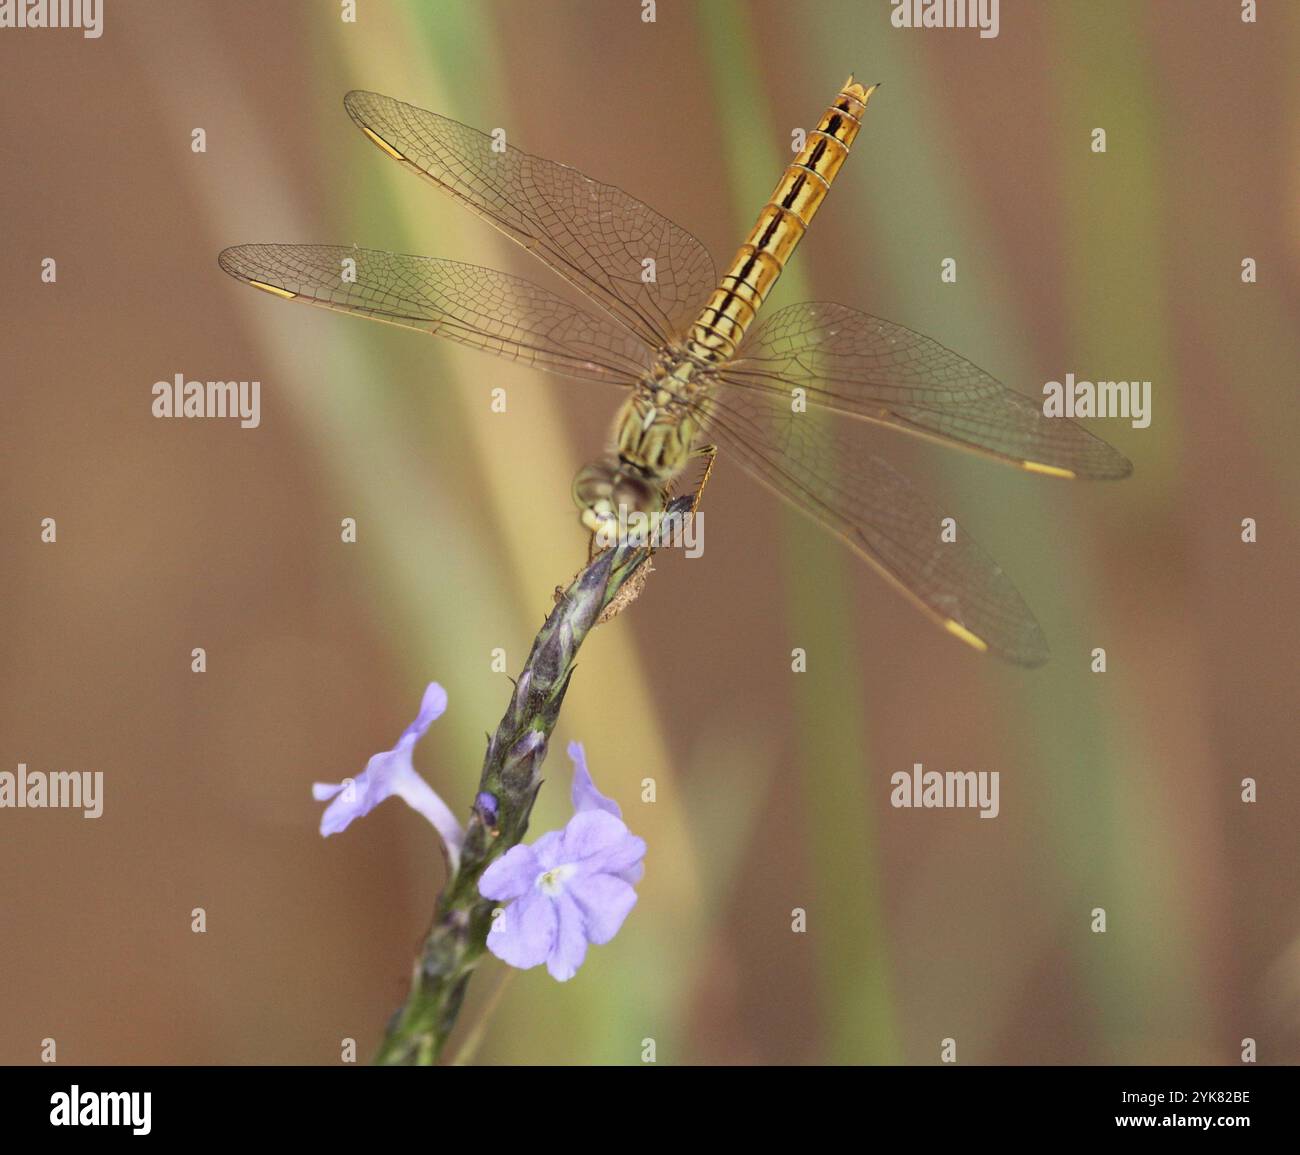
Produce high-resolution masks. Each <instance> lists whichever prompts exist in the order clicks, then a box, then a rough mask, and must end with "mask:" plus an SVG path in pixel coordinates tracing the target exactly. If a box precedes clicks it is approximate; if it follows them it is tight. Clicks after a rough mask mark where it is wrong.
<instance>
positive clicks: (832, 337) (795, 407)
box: [219, 76, 1132, 666]
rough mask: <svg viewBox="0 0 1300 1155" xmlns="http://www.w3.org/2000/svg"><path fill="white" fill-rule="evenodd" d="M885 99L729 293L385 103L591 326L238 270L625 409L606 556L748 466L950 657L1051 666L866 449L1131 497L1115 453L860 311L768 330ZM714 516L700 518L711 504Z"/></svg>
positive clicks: (928, 514)
mask: <svg viewBox="0 0 1300 1155" xmlns="http://www.w3.org/2000/svg"><path fill="white" fill-rule="evenodd" d="M878 87H879V85H875V84H873V85H870V86H866V85H863V84H860V83H858V82H857V81H855V80H854V79H853V77H851V76H850V78H849V79H848V81H846V82H845V84H844V86H843V87H842V88H841V90H840V91H839V93H837V94H836V96H835V99H834V100H833V101H832V102H831V104H830V105H829V107H828V108H827V109H826V110H825V112H824V113H823V115H822V117H821V119H820V120H819V122H818V124H817V127H816V128H815V129H812V130H811V131H809V132H808V133H807V134H806V136H805V140H804V144H803V147H802V148H801V149H800V151H799V152H798V153H797V154H796V155H795V156H794V159H793V160H792V161H791V163H790V164H789V165H788V166H787V167H786V168H785V171H784V172H783V173H782V175H781V178H780V180H779V181H778V183H777V185H776V188H775V190H774V191H773V192H772V195H771V196H770V197H769V199H768V201H767V203H766V204H765V205H764V206H763V208H762V210H761V211H760V213H759V214H758V219H757V221H756V222H755V224H754V227H753V228H752V229H751V230H750V233H749V235H748V237H747V238H746V239H745V242H744V244H742V245H741V246H740V248H739V250H738V251H737V253H736V255H735V257H734V258H733V259H732V261H731V263H730V265H728V266H727V269H726V271H725V272H724V273H723V274H722V276H721V277H719V276H718V275H717V273H716V271H715V268H714V264H713V260H712V258H711V257H710V256H709V252H708V250H707V249H706V248H705V247H704V245H702V244H701V243H700V242H699V241H698V240H697V239H696V238H695V237H694V236H692V235H691V234H690V233H689V232H687V231H686V230H685V229H683V228H681V227H680V226H679V225H677V224H674V223H673V222H672V221H670V220H668V219H667V218H666V217H664V216H662V215H661V214H660V213H657V212H656V211H655V210H654V209H652V208H650V207H649V206H648V205H646V204H644V203H643V202H641V201H639V200H637V199H636V198H635V197H632V196H630V195H629V194H628V193H626V192H624V191H622V190H621V189H619V188H617V187H615V186H613V185H609V184H603V183H601V182H599V181H596V180H592V179H591V178H589V177H587V176H585V175H583V174H582V173H581V172H579V171H578V170H577V169H574V168H570V167H568V166H566V165H563V164H558V163H556V162H554V161H551V160H546V159H543V158H541V157H537V156H532V155H529V154H528V153H526V152H523V151H521V150H519V149H518V148H516V147H514V145H511V144H507V143H505V141H504V139H503V134H502V133H500V132H499V131H498V132H497V133H495V134H487V133H482V132H479V131H478V130H476V129H474V128H470V127H468V126H466V125H464V124H460V123H459V122H457V121H455V120H451V119H449V118H448V117H445V116H439V115H438V114H436V113H433V112H428V111H425V110H424V109H421V108H417V107H415V106H413V105H410V104H406V103H403V102H402V101H399V100H395V99H393V98H392V97H388V96H382V95H379V94H378V93H374V92H364V91H354V92H349V93H348V94H347V96H346V97H345V98H344V107H345V108H346V110H347V112H348V115H349V116H350V117H351V118H352V120H353V121H354V122H355V123H356V125H357V127H358V128H360V129H361V131H362V132H363V133H364V134H365V135H366V137H367V138H368V139H369V140H370V141H371V142H373V143H374V144H375V145H376V146H378V148H380V149H381V150H382V151H383V152H384V153H386V154H387V155H388V156H389V157H391V158H392V159H394V160H396V161H397V162H398V163H399V164H401V165H402V167H404V168H406V169H409V170H410V171H411V172H413V173H415V174H416V175H418V176H421V177H423V178H425V179H426V180H428V181H430V182H432V183H433V184H434V185H436V186H437V187H438V188H440V189H441V190H443V191H444V192H446V193H449V194H450V195H451V196H452V197H454V198H455V199H456V200H458V201H459V202H460V203H461V204H462V205H464V206H465V207H466V208H468V209H469V210H470V211H471V212H473V213H475V214H476V215H478V216H479V217H481V218H482V219H483V220H485V221H487V222H488V223H489V224H491V225H493V226H494V227H495V228H497V229H499V230H500V231H501V232H502V233H504V234H505V235H506V236H507V237H509V238H510V239H511V240H513V241H516V242H518V243H519V244H520V245H522V246H523V247H524V248H526V249H527V250H528V251H529V252H531V253H532V254H533V255H534V256H536V257H537V258H538V259H539V260H540V261H541V262H542V263H543V264H545V265H547V266H548V267H549V268H550V269H551V270H552V272H554V273H556V274H558V275H559V276H560V277H561V278H563V279H564V280H565V281H567V282H568V283H569V285H570V286H572V288H574V289H576V290H577V291H578V293H579V294H581V296H582V297H584V298H585V299H586V301H587V302H589V303H590V306H592V307H581V306H579V305H577V304H576V303H574V302H573V301H571V300H570V299H568V298H567V297H563V296H561V295H559V294H558V293H556V292H553V291H552V290H550V289H548V288H545V287H543V286H541V285H537V284H534V283H533V282H532V281H529V280H526V279H524V278H521V277H517V276H513V275H510V274H507V273H504V272H500V271H497V270H494V269H488V268H482V267H480V266H477V265H471V264H464V263H461V262H457V261H448V260H441V259H438V258H435V257H425V256H411V255H402V254H395V253H388V252H381V251H376V250H368V249H359V248H356V247H353V246H333V245H287V244H245V245H236V246H234V247H232V248H228V249H225V250H224V251H222V253H221V254H220V257H219V263H220V266H221V268H222V269H224V270H225V271H226V272H227V273H229V274H231V275H232V276H234V277H236V278H238V279H239V280H241V281H243V282H245V283H246V284H249V285H252V286H253V287H255V288H258V289H261V290H264V291H266V292H268V293H271V294H273V295H275V296H277V297H282V298H286V299H291V300H295V301H304V302H306V303H308V304H311V305H317V306H321V307H323V308H327V309H334V310H337V311H339V312H343V313H351V314H353V315H356V316H360V317H369V318H371V319H373V320H377V321H383V322H387V323H389V324H393V325H398V326H401V327H404V328H409V329H416V330H419V331H421V332H426V333H432V334H435V335H436V336H439V337H444V338H447V339H449V340H452V341H456V342H459V343H460V344H462V345H467V346H470V347H472V348H475V349H480V350H483V351H485V352H488V353H493V354H495V355H497V356H498V357H504V358H506V359H508V360H511V361H515V362H518V363H521V364H524V365H528V366H532V367H534V368H536V369H539V370H543V371H546V372H549V373H554V374H558V375H561V376H564V377H568V378H572V379H577V380H582V381H599V382H604V383H606V384H609V385H614V386H618V387H619V388H621V389H623V390H624V391H625V393H626V396H625V399H624V401H623V404H622V406H621V408H620V409H619V411H618V415H617V417H616V419H615V422H614V430H613V434H612V438H611V443H610V445H609V446H608V448H607V451H606V452H605V453H604V454H603V455H602V456H601V457H599V458H598V459H597V460H595V461H593V462H592V463H591V464H589V465H587V466H585V467H584V468H583V469H581V470H580V471H579V472H578V474H577V476H576V478H575V479H574V483H573V496H574V499H575V501H576V503H577V505H578V508H579V512H580V518H581V521H582V523H583V525H584V526H585V527H586V528H587V529H588V530H590V531H592V533H593V535H595V534H597V533H599V532H601V531H602V530H608V529H609V527H610V526H611V524H612V523H613V521H614V519H615V518H616V517H618V516H619V515H620V514H622V515H624V516H626V515H627V514H628V513H629V511H631V512H634V513H641V514H653V513H655V512H657V511H660V510H662V509H663V508H664V504H665V502H666V501H667V499H668V494H669V493H670V491H671V486H672V485H673V483H674V481H675V480H676V479H677V478H678V477H679V475H681V474H682V473H683V471H684V470H685V469H686V468H687V467H688V465H689V464H690V463H691V462H692V461H698V462H700V463H701V464H703V467H704V468H703V478H702V480H701V481H700V491H701V492H702V488H703V485H704V482H705V481H707V479H708V476H709V473H710V471H711V470H712V467H713V463H714V459H715V456H716V455H718V454H721V455H722V457H723V459H724V460H727V459H730V460H734V461H735V462H736V464H737V465H738V466H739V467H740V468H741V469H743V470H744V471H746V472H747V473H749V474H750V475H752V476H753V477H754V478H755V479H757V480H758V481H759V482H761V483H762V484H763V485H765V486H767V487H768V488H769V489H771V490H773V491H775V493H776V494H777V495H779V496H780V497H781V498H783V499H785V500H786V501H787V502H789V503H790V504H792V505H793V506H794V507H796V508H797V509H799V510H801V511H802V512H803V513H805V514H807V515H809V516H810V517H811V518H813V520H815V521H816V522H818V523H820V524H821V525H822V526H824V527H825V528H826V529H828V530H829V531H830V532H831V533H832V534H834V535H835V536H837V537H838V538H840V539H841V540H842V541H844V542H845V543H846V544H847V545H848V546H849V547H850V548H852V549H853V550H854V551H855V552H856V553H857V554H859V555H860V556H861V557H862V558H863V559H865V560H866V561H867V562H868V563H869V564H870V565H871V566H872V567H873V568H874V569H875V570H876V571H877V572H878V573H879V574H881V575H882V576H883V577H884V578H885V579H886V581H887V582H888V583H889V584H890V585H892V586H893V587H894V588H895V589H897V590H898V591H899V592H901V593H902V594H903V595H905V597H906V598H907V599H908V600H910V601H911V602H912V603H913V604H914V605H915V606H916V607H917V608H919V609H920V610H921V611H922V612H923V613H925V614H926V615H927V616H928V617H929V618H931V619H932V620H933V621H934V622H936V623H937V624H938V625H939V626H940V627H942V628H943V629H944V630H946V631H947V632H948V633H949V634H951V635H953V636H955V637H956V638H958V639H960V640H961V641H963V642H965V643H966V644H968V645H969V646H971V647H973V648H974V649H976V650H979V651H983V652H988V653H991V654H993V655H995V656H997V657H1000V658H1002V659H1005V660H1007V661H1009V662H1012V663H1016V664H1018V665H1022V666H1037V665H1041V664H1042V663H1043V662H1044V661H1046V660H1047V656H1048V649H1047V643H1046V640H1045V638H1044V635H1043V632H1042V629H1041V628H1040V626H1039V625H1038V622H1037V621H1036V620H1035V618H1034V615H1033V614H1032V613H1031V612H1030V610H1029V608H1028V606H1027V605H1026V604H1025V602H1024V599H1023V598H1022V597H1021V596H1020V594H1019V593H1018V592H1017V590H1016V588H1015V586H1014V585H1013V584H1012V583H1011V581H1010V580H1009V579H1008V578H1007V576H1006V575H1005V574H1004V573H1003V571H1002V569H1001V568H1000V567H999V566H998V565H997V564H995V563H994V562H993V561H992V560H991V559H990V558H989V557H988V555H987V554H986V553H985V552H984V551H983V550H982V549H981V548H980V547H979V546H978V545H977V544H976V543H975V542H974V541H972V540H971V538H970V537H969V535H967V534H965V533H964V531H963V532H960V533H958V534H957V539H956V540H950V539H951V537H952V533H951V532H950V529H951V527H949V532H945V530H944V519H945V514H944V512H943V510H942V507H940V506H938V505H936V504H935V503H934V502H933V501H932V500H931V499H929V498H927V497H924V496H922V495H921V493H919V492H918V491H917V489H916V488H914V487H913V485H912V484H911V482H909V481H908V480H907V479H906V478H905V477H904V476H903V475H902V474H901V473H899V472H898V471H897V470H896V469H894V468H893V467H892V466H890V465H889V464H888V463H887V462H885V461H884V460H882V459H880V458H878V457H877V456H875V455H874V453H872V452H871V449H870V447H869V446H867V445H864V444H863V442H862V439H861V437H860V431H861V430H863V429H865V428H868V427H871V426H882V427H887V428H889V429H894V430H899V431H902V432H904V433H907V434H911V435H913V436H916V437H920V438H925V439H929V440H931V441H936V442H939V443H942V444H944V445H948V446H954V447H957V448H960V449H964V450H968V451H971V452H974V453H978V454H982V455H984V456H986V457H989V458H993V459H996V460H998V461H1001V462H1004V463H1008V464H1010V465H1012V466H1015V467H1017V468H1020V469H1023V470H1028V471H1029V472H1031V473H1037V474H1042V475H1047V476H1050V477H1057V478H1081V479H1104V478H1120V477H1124V476H1127V475H1128V474H1129V473H1130V472H1131V470H1132V466H1131V465H1130V463H1129V461H1128V460H1127V459H1126V458H1124V457H1123V456H1122V455H1121V454H1120V453H1119V452H1118V451H1117V450H1115V449H1114V448H1113V447H1111V446H1110V445H1109V444H1107V443H1106V442H1105V441H1103V440H1101V439H1100V438H1098V437H1096V436H1094V435H1093V434H1092V433H1090V432H1089V431H1088V430H1086V429H1085V428H1083V426H1081V425H1078V424H1076V423H1074V422H1073V421H1071V420H1069V419H1067V418H1064V417H1052V418H1048V417H1047V416H1045V415H1044V414H1043V412H1042V410H1041V408H1040V406H1039V405H1037V404H1036V403H1035V402H1034V401H1032V400H1031V399H1030V398H1028V397H1026V396H1024V395H1022V394H1020V393H1018V392H1016V391H1014V390H1011V389H1008V388H1007V387H1006V386H1004V385H1003V384H1001V383H1000V382H999V381H997V380H996V379H995V378H993V377H992V376H990V375H989V374H988V373H986V372H985V371H984V370H983V369H980V368H979V367H977V366H976V365H974V364H972V363H971V362H970V361H968V360H966V359H965V358H963V357H961V356H959V355H958V354H956V353H954V352H952V351H950V350H949V349H947V348H945V347H944V346H943V345H941V344H939V342H937V341H935V340H933V339H932V338H930V337H926V336H923V335H922V334H920V333H917V332H914V331H912V330H910V329H907V328H905V327H903V326H902V325H898V324H894V323H893V322H890V321H885V320H882V319H880V318H878V317H873V316H870V315H869V314H867V313H864V312H861V311H859V310H857V309H852V308H849V307H847V306H844V305H838V304H830V303H823V302H806V303H802V304H795V305H789V306H787V307H785V308H782V309H780V310H779V311H777V312H775V313H773V314H772V315H771V316H769V317H767V318H766V319H765V320H763V321H762V322H761V323H759V322H758V313H759V311H760V309H761V308H762V305H763V302H764V300H765V299H766V298H767V297H768V296H769V294H770V293H771V290H772V287H773V286H774V285H775V284H776V281H777V278H778V277H780V275H781V272H782V270H783V269H784V268H785V266H786V263H787V262H788V261H789V260H790V257H791V254H792V253H793V252H794V250H795V247H796V246H797V245H798V244H799V241H800V240H801V239H802V237H803V235H804V233H805V232H806V231H807V229H808V226H809V224H810V223H811V221H812V219H813V216H814V215H815V214H816V212H817V210H818V208H819V207H820V206H821V203H822V201H823V200H825V198H826V195H827V193H828V192H829V191H830V187H831V184H832V182H833V181H834V180H835V179H836V176H837V174H838V173H839V171H840V169H841V167H842V166H843V164H844V161H845V159H846V158H847V157H848V154H849V149H850V147H851V146H852V144H853V141H854V139H855V138H856V136H857V135H858V131H859V129H860V128H861V126H862V120H863V116H864V113H865V112H866V107H867V102H868V100H869V99H870V97H871V95H872V93H874V92H875V91H876V89H877V88H878ZM697 500H698V498H697Z"/></svg>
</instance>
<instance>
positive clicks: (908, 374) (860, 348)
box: [726, 302, 1133, 478]
mask: <svg viewBox="0 0 1300 1155" xmlns="http://www.w3.org/2000/svg"><path fill="white" fill-rule="evenodd" d="M726 376H727V378H728V379H729V380H730V381H732V382H733V383H734V384H736V385H737V386H739V387H741V388H744V389H751V390H759V391H767V392H771V393H780V394H781V395H782V396H783V397H788V396H789V394H790V390H791V388H792V387H794V386H798V387H800V388H802V389H805V390H807V395H808V400H809V401H810V402H811V403H813V404H814V405H819V406H821V407H823V408H825V409H831V410H834V411H835V412H837V413H844V414H848V415H849V416H852V417H859V418H864V419H865V420H867V421H875V422H878V423H879V424H881V425H888V426H891V427H892V428H895V429H902V430H904V431H905V432H907V433H912V434H916V435H917V436H920V437H927V438H931V439H933V440H937V441H941V442H943V443H945V444H948V445H956V446H959V447H961V448H963V449H970V450H974V451H976V452H979V453H984V454H987V455H991V456H993V457H997V458H1000V459H1001V460H1003V461H1009V462H1011V463H1012V464H1014V465H1018V466H1020V467H1021V468H1022V469H1028V470H1031V471H1033V472H1036V473H1048V474H1055V475H1058V476H1072V477H1082V478H1117V477H1127V476H1128V475H1129V473H1131V472H1132V470H1133V467H1132V465H1131V464H1130V463H1129V461H1128V459H1127V458H1125V457H1124V456H1123V455H1122V454H1120V453H1119V452H1118V451H1116V450H1115V449H1113V448H1111V446H1109V445H1107V444H1106V442H1104V441H1102V440H1101V438H1099V437H1094V436H1093V435H1092V434H1091V433H1089V432H1088V431H1087V430H1086V429H1084V428H1083V426H1081V425H1076V424H1075V423H1074V422H1073V421H1070V420H1068V419H1066V418H1063V417H1052V418H1049V417H1045V416H1044V415H1043V412H1042V409H1041V408H1040V406H1039V405H1038V404H1036V403H1035V402H1034V401H1033V400H1031V399H1030V398H1028V397H1025V396H1023V395H1021V394H1019V393H1016V392H1013V391H1012V390H1010V389H1008V388H1007V387H1006V386H1005V385H1003V384H1001V383H1000V382H999V381H997V380H995V379H994V378H992V377H990V376H989V375H988V374H987V373H985V372H984V370H983V369H980V368H979V367H978V366H976V365H972V364H971V363H970V362H969V361H967V360H966V359H965V358H964V357H959V356H958V355H957V354H956V353H953V352H952V351H951V350H949V349H945V348H944V347H943V346H942V345H940V344H939V343H938V342H937V341H934V340H931V338H929V337H925V336H922V335H921V334H920V333H914V332H913V331H912V330H911V329H905V328H904V327H903V326H902V325H895V324H893V323H892V322H890V321H882V320H881V319H880V318H879V317H872V316H869V315H868V314H866V313H861V312H859V311H858V310H856V309H849V308H846V307H845V306H844V305H833V304H822V303H819V302H806V303H804V304H800V305H791V306H789V307H788V308H785V309H782V310H781V311H780V312H778V313H775V314H773V316H772V317H771V318H770V319H769V320H768V321H767V322H766V323H764V324H763V325H761V326H760V327H759V328H758V329H757V330H755V331H754V332H753V333H752V334H751V335H750V337H749V338H748V339H747V340H746V341H745V343H744V345H743V346H742V347H741V349H740V352H739V356H738V358H737V359H736V360H735V361H733V362H731V363H730V364H729V365H728V366H727V367H726Z"/></svg>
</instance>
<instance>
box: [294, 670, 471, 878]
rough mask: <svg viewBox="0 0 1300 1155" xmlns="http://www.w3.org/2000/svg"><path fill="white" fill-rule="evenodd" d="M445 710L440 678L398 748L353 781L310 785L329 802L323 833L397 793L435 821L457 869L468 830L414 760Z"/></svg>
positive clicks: (321, 799)
mask: <svg viewBox="0 0 1300 1155" xmlns="http://www.w3.org/2000/svg"><path fill="white" fill-rule="evenodd" d="M446 709H447V692H446V691H445V690H444V689H443V688H442V687H441V686H440V685H438V683H437V682H432V683H430V685H429V687H428V688H427V689H426V690H425V691H424V700H423V701H422V702H421V704H420V713H419V714H418V715H417V716H416V719H415V721H414V722H412V723H411V724H410V725H409V726H407V728H406V729H405V730H404V731H403V732H402V736H401V738H399V739H398V740H397V745H396V746H394V747H393V748H392V749H391V750H385V751H383V752H382V753H380V754H376V755H375V756H374V757H373V758H371V759H370V761H369V762H367V763H366V768H365V769H364V770H363V771H362V772H361V773H360V774H358V775H357V776H356V778H355V779H353V780H350V781H344V782H341V783H326V782H316V783H314V784H313V785H312V796H313V797H314V798H315V799H316V800H317V801H318V802H325V801H329V803H330V804H329V805H328V806H327V807H326V808H325V812H324V814H322V815H321V820H320V832H321V834H322V836H325V837H328V836H329V835H331V834H338V833H339V832H341V831H343V830H346V829H347V828H348V826H349V824H350V823H351V822H352V821H353V820H354V819H357V818H364V817H365V816H366V815H367V814H369V813H370V812H371V811H372V810H373V809H374V808H375V807H376V806H378V805H379V804H380V803H381V802H383V801H384V799H386V798H391V797H393V796H394V795H396V796H397V797H398V798H401V799H402V800H403V801H404V802H405V803H406V804H407V805H408V806H410V807H411V808H412V809H414V810H416V811H418V812H419V813H420V814H423V815H424V817H425V818H427V819H428V820H429V821H430V822H431V823H432V824H433V828H434V829H435V830H437V832H438V833H439V834H440V835H441V836H442V840H443V844H444V845H445V846H446V848H447V857H448V858H449V859H450V861H451V865H452V869H455V867H456V864H457V862H458V861H459V859H460V848H461V844H462V842H463V841H464V839H465V832H464V830H463V829H462V828H461V825H460V823H459V822H458V821H457V820H456V816H455V815H454V814H453V813H452V812H451V809H450V808H449V807H448V806H447V804H446V803H445V802H443V800H442V799H441V798H439V797H438V795H437V793H436V792H435V791H434V789H433V787H432V786H430V785H429V784H428V783H427V782H426V781H425V780H424V779H423V778H421V777H420V775H419V774H417V773H416V770H415V767H414V766H413V765H412V764H411V751H412V750H413V749H414V748H415V744H416V743H417V742H418V741H419V740H420V739H421V738H422V737H423V736H424V735H425V733H426V732H427V731H428V729H429V727H430V726H431V725H433V723H434V721H435V720H436V719H437V718H439V717H440V716H441V715H442V713H443V712H444V711H445V710H446Z"/></svg>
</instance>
